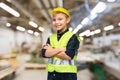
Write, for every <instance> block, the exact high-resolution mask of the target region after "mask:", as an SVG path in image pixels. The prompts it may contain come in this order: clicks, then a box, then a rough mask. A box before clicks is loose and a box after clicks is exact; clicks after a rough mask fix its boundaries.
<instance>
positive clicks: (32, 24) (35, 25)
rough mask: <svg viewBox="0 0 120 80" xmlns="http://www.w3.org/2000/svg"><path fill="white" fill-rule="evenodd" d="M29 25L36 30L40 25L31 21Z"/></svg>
mask: <svg viewBox="0 0 120 80" xmlns="http://www.w3.org/2000/svg"><path fill="white" fill-rule="evenodd" d="M29 25H31V26H33V27H35V28H37V27H38V25H37V24H36V23H35V22H33V21H29Z"/></svg>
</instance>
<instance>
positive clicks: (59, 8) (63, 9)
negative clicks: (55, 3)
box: [50, 7, 70, 17]
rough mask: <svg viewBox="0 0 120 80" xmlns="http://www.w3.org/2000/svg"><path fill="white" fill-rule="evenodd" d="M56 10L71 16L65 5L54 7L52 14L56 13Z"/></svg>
mask: <svg viewBox="0 0 120 80" xmlns="http://www.w3.org/2000/svg"><path fill="white" fill-rule="evenodd" d="M55 12H62V13H64V14H66V15H67V16H68V17H70V14H69V12H68V10H66V9H65V8H63V7H57V8H54V9H53V10H51V11H50V15H52V14H54V13H55Z"/></svg>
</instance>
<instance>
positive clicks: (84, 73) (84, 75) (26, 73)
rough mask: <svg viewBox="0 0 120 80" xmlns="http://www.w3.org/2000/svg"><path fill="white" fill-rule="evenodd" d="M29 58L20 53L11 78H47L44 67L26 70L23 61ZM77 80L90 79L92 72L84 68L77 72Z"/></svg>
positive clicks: (44, 79)
mask: <svg viewBox="0 0 120 80" xmlns="http://www.w3.org/2000/svg"><path fill="white" fill-rule="evenodd" d="M30 58H31V56H30V55H27V54H20V55H19V56H18V57H17V59H18V61H19V68H18V69H17V71H16V77H15V78H14V79H13V80H47V72H46V70H44V69H41V70H35V69H33V70H31V69H30V70H26V69H25V63H26V61H27V60H29V59H30ZM77 76H78V80H91V79H92V74H91V73H90V71H89V70H88V69H84V70H81V71H79V72H78V74H77Z"/></svg>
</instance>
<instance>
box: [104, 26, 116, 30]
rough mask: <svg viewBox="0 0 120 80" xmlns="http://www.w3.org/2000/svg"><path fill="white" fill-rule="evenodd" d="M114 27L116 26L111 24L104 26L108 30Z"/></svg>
mask: <svg viewBox="0 0 120 80" xmlns="http://www.w3.org/2000/svg"><path fill="white" fill-rule="evenodd" d="M113 28H114V26H113V25H109V26H106V27H104V30H105V31H108V30H111V29H113Z"/></svg>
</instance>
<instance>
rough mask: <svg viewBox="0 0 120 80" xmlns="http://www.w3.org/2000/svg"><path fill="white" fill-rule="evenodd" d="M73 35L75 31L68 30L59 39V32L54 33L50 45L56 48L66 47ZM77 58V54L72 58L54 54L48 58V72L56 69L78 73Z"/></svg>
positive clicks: (62, 71)
mask: <svg viewBox="0 0 120 80" xmlns="http://www.w3.org/2000/svg"><path fill="white" fill-rule="evenodd" d="M72 35H73V32H70V31H68V32H66V33H65V34H63V36H62V37H61V38H60V40H59V41H58V39H57V34H53V35H51V36H50V45H51V46H52V47H54V48H61V47H65V48H66V46H67V44H68V42H69V40H70V38H71V37H72ZM76 59H77V56H76V55H75V56H74V58H73V59H72V60H64V59H60V58H58V57H56V56H54V57H52V58H49V59H48V63H47V65H46V70H47V71H48V72H53V71H56V72H60V73H76V72H77V66H76Z"/></svg>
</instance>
